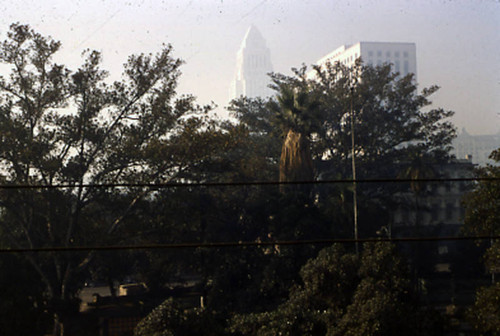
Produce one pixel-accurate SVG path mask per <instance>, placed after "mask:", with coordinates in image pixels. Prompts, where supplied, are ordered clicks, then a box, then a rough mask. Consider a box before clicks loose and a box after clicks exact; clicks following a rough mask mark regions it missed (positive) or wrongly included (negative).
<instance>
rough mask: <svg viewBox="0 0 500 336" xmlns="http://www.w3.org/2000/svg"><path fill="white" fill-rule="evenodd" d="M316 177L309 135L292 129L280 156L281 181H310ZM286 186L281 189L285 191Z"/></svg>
mask: <svg viewBox="0 0 500 336" xmlns="http://www.w3.org/2000/svg"><path fill="white" fill-rule="evenodd" d="M313 178H314V172H313V165H312V158H311V151H310V149H309V140H308V139H307V137H306V136H305V135H304V134H302V133H300V132H296V131H294V130H292V129H290V130H289V131H288V133H287V135H286V138H285V141H284V142H283V147H282V150H281V158H280V182H294V181H310V180H312V179H313ZM284 189H286V188H284V186H282V187H281V188H280V190H281V191H282V192H283V191H284Z"/></svg>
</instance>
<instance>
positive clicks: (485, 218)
mask: <svg viewBox="0 0 500 336" xmlns="http://www.w3.org/2000/svg"><path fill="white" fill-rule="evenodd" d="M490 158H491V159H493V160H494V161H495V162H496V163H499V162H500V149H497V150H495V151H493V152H492V153H491V155H490ZM478 174H479V176H480V177H485V178H496V179H499V178H500V166H499V165H498V164H497V165H488V166H487V167H485V168H480V169H479V171H478ZM464 203H465V206H466V213H465V230H466V232H468V233H471V234H474V235H480V236H491V237H494V236H498V235H500V182H499V181H498V180H493V181H482V182H480V183H479V184H478V186H477V187H476V189H475V190H474V191H473V192H472V193H470V194H469V195H468V196H467V197H465V199H464ZM489 244H490V246H489V247H488V248H487V249H486V252H485V255H484V262H485V266H486V270H487V271H488V272H489V273H491V275H492V279H495V278H494V277H495V274H496V273H499V271H500V242H499V241H498V240H496V239H491V240H490V241H489ZM469 318H470V320H471V322H472V324H473V325H474V327H475V328H476V329H477V330H478V331H480V332H481V334H482V335H499V334H500V333H499V330H500V286H499V282H496V283H493V284H492V285H491V286H485V287H481V288H479V289H478V290H477V291H476V302H475V305H474V306H473V307H472V308H471V309H470V311H469Z"/></svg>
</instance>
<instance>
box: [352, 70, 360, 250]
mask: <svg viewBox="0 0 500 336" xmlns="http://www.w3.org/2000/svg"><path fill="white" fill-rule="evenodd" d="M351 76H352V73H351ZM355 80H356V79H353V78H351V88H350V89H351V160H352V180H353V183H352V185H353V194H352V195H353V212H354V239H355V240H356V242H355V244H356V255H359V246H358V195H357V190H356V189H357V188H356V159H355V155H354V152H355V151H354V109H353V99H354V81H355Z"/></svg>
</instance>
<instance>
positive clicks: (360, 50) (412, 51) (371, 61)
mask: <svg viewBox="0 0 500 336" xmlns="http://www.w3.org/2000/svg"><path fill="white" fill-rule="evenodd" d="M360 57H361V60H362V61H363V63H364V64H365V65H372V66H378V65H383V64H391V65H392V67H393V71H394V72H397V73H399V74H400V75H401V76H406V75H408V74H410V73H412V74H414V76H415V81H416V80H417V52H416V46H415V43H401V42H358V43H356V44H353V45H343V46H341V47H339V48H337V49H335V50H334V51H332V52H331V53H329V54H327V55H326V56H324V57H322V58H321V59H320V60H319V61H318V62H316V64H317V65H319V66H322V65H324V64H326V63H327V62H330V63H331V64H335V63H336V62H339V63H341V64H344V65H346V66H352V65H353V64H354V63H355V61H356V60H357V59H358V58H360ZM310 76H313V73H311V75H310Z"/></svg>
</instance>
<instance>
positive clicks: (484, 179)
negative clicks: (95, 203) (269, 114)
mask: <svg viewBox="0 0 500 336" xmlns="http://www.w3.org/2000/svg"><path fill="white" fill-rule="evenodd" d="M498 181H500V178H499V177H460V178H425V179H410V178H404V179H395V178H387V179H384V178H375V179H334V180H308V181H286V182H284V181H281V182H279V181H256V182H199V183H189V182H188V183H182V182H167V183H102V184H94V183H88V184H82V185H79V184H71V183H67V184H52V185H47V184H45V185H43V184H0V189H67V188H77V187H82V188H153V189H165V188H195V187H238V186H266V185H307V184H312V185H316V184H335V183H338V184H352V183H354V182H356V183H409V182H422V183H439V182H498Z"/></svg>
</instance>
